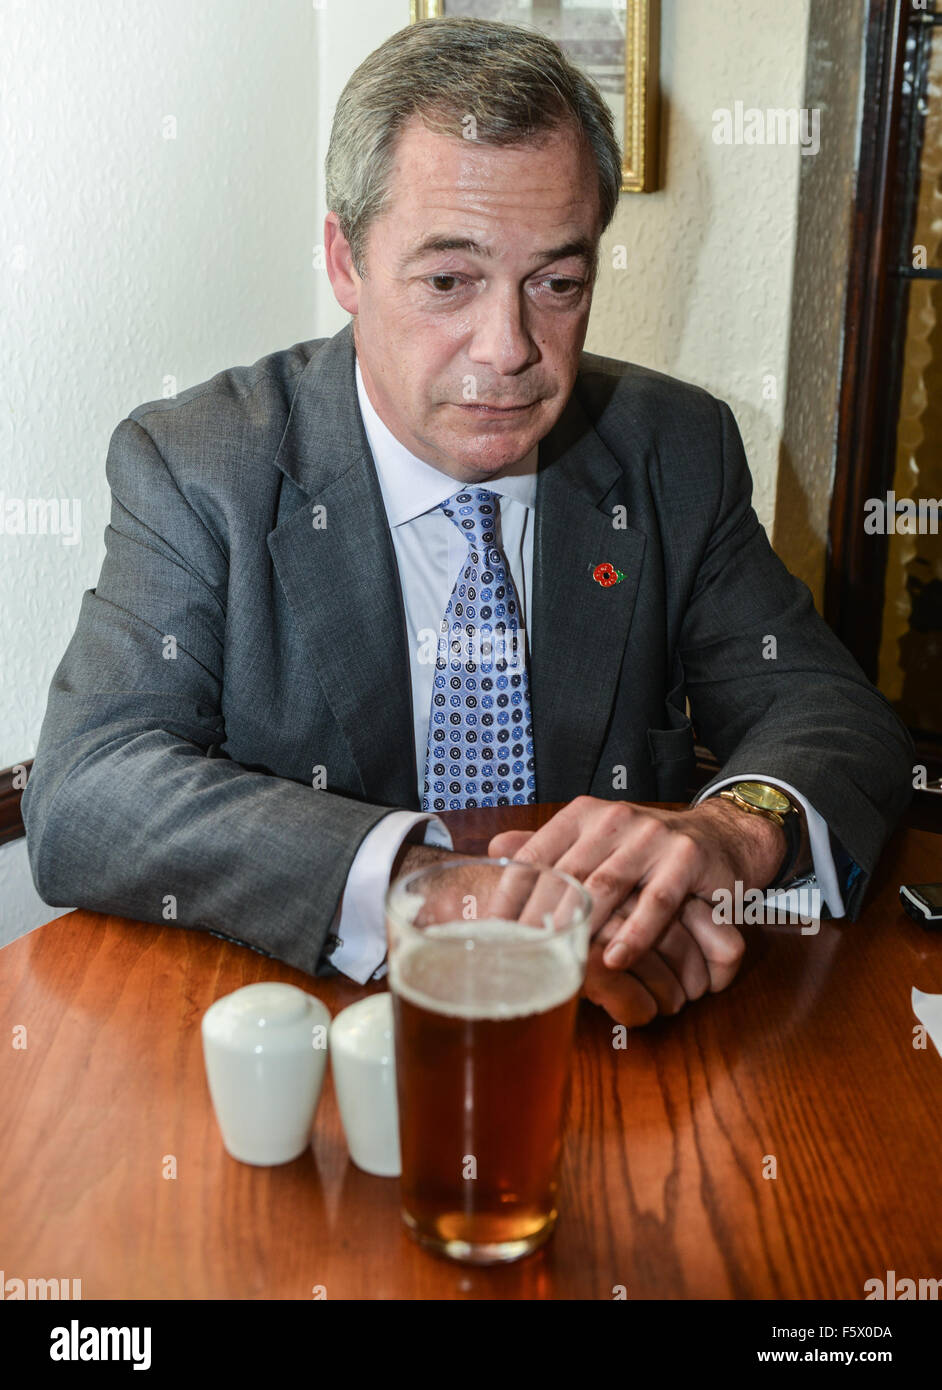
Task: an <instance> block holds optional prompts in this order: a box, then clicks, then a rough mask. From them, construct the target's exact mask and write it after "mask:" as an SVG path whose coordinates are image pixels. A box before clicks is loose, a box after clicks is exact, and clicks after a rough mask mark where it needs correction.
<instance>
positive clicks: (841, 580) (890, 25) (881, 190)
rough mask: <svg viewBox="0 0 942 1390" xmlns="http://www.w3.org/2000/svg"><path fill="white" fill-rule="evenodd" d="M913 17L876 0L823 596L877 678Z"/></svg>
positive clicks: (830, 617) (894, 2)
mask: <svg viewBox="0 0 942 1390" xmlns="http://www.w3.org/2000/svg"><path fill="white" fill-rule="evenodd" d="M908 11H909V4H908V0H870V11H869V17H868V21H867V38H866V55H865V64H864V95H863V104H862V110H863V118H862V127H861V132H860V157H859V161H858V170H857V187H856V194H855V206H854V218H853V234H852V239H851V252H850V264H849V267H848V282H847V294H846V299H845V306H844V349H843V365H842V371H841V389H840V399H839V404H838V428H837V447H836V457H835V471H834V490H833V494H832V497H831V514H830V524H829V528H828V556H827V567H826V576H825V593H824V615H825V617H826V619H827V621H828V622H829V623H830V625H831V627H832V628H833V629H834V631H835V632H836V633H837V635H838V637H840V638H841V640H842V641H843V642H844V644H845V645H846V646H847V647H848V648H849V649H850V650H851V652H852V653H853V654H854V656H855V657H856V658H857V660H858V661H859V662H860V664H861V666H862V667H863V668H864V670H865V671H866V673H867V675H868V676H869V677H870V679H871V680H873V679H875V678H876V674H877V654H878V651H879V641H880V622H879V619H880V614H881V613H882V607H883V590H884V580H885V570H886V554H887V549H886V545H887V543H886V538H885V537H881V536H868V535H865V534H864V529H863V520H864V503H865V501H866V499H867V498H868V497H880V496H884V495H885V494H886V492H887V490H888V488H889V486H890V484H891V480H892V469H893V458H892V452H891V455H890V457H889V458H887V457H886V456H885V454H884V451H883V450H882V449H881V448H879V447H878V443H879V441H881V440H882V439H885V436H886V422H885V416H886V415H887V414H888V413H889V412H890V411H891V410H892V406H893V404H898V386H897V391H896V393H895V394H894V402H892V403H891V402H890V401H888V399H887V396H888V391H887V387H888V385H889V384H890V383H889V382H888V380H887V373H888V363H887V360H886V358H887V351H888V348H889V342H888V334H887V332H886V327H887V318H888V308H889V305H888V303H887V289H888V279H889V277H888V275H887V270H888V268H889V265H890V262H891V259H892V257H893V254H894V251H895V250H896V246H897V244H898V243H897V238H896V236H895V235H894V231H895V228H894V227H893V226H892V223H893V221H894V218H893V195H894V190H895V187H896V181H897V165H898V146H897V142H896V138H895V132H896V130H897V128H898V125H899V108H900V89H901V77H902V68H903V61H904V57H905V48H906V34H905V30H906V22H907V14H908ZM904 289H905V286H904ZM894 416H895V412H894ZM894 424H895V418H894ZM894 434H895V429H894ZM875 619H876V620H875Z"/></svg>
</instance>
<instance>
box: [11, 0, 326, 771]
mask: <svg viewBox="0 0 942 1390" xmlns="http://www.w3.org/2000/svg"><path fill="white" fill-rule="evenodd" d="M318 22H319V16H318V14H317V12H316V11H315V10H314V8H313V6H312V5H311V3H310V0H308V3H300V0H265V3H264V4H258V3H253V0H160V3H159V4H154V3H153V0H81V3H73V2H72V0H26V3H20V4H16V3H12V4H11V3H9V0H4V4H3V26H2V27H3V44H2V45H0V65H2V66H0V80H2V86H3V91H4V100H3V106H2V113H0V122H2V128H0V161H2V162H0V187H2V188H3V191H4V192H3V197H2V199H0V264H2V276H0V285H2V295H3V308H2V316H3V332H2V334H0V492H3V493H4V494H5V496H6V497H7V498H9V497H23V498H52V497H57V498H68V499H72V498H77V499H78V500H79V502H80V504H81V532H80V535H81V539H80V541H79V543H77V544H75V545H67V544H64V543H63V540H64V538H63V537H60V536H50V535H45V536H43V535H32V536H31V535H9V534H0V653H2V661H3V665H2V675H0V681H2V690H0V767H5V766H8V765H10V764H12V763H14V762H16V761H17V760H18V759H20V758H28V757H30V756H32V754H33V752H34V751H35V746H36V739H37V736H38V733H39V725H40V722H41V718H42V714H43V710H44V708H45V701H46V693H47V690H48V686H49V681H50V679H51V677H52V673H53V670H54V669H55V666H56V664H57V662H58V660H59V657H60V656H61V654H62V652H63V650H64V648H65V646H66V644H67V642H68V640H69V637H70V636H71V633H72V630H73V628H74V625H75V620H76V617H77V614H78V609H79V604H80V601H81V596H82V592H83V590H85V589H86V588H91V587H93V586H94V583H95V580H96V578H97V575H98V571H99V569H100V566H101V561H102V558H103V556H104V541H103V530H104V527H105V525H106V523H107V521H108V514H109V506H108V498H109V494H108V487H107V483H106V481H105V474H104V463H105V453H106V449H107V444H108V439H109V436H110V434H111V431H112V430H113V428H114V426H115V425H116V424H117V423H118V421H119V420H120V419H122V417H123V416H124V415H126V414H127V412H128V411H129V410H131V409H132V408H133V407H134V406H135V405H138V404H139V403H140V402H141V401H145V400H150V399H153V398H154V397H157V396H160V395H162V394H163V393H164V390H165V382H166V380H167V378H175V379H176V382H177V384H178V389H183V388H184V387H185V386H188V385H191V384H193V383H194V382H197V381H201V380H203V379H205V378H206V377H208V376H210V375H212V373H213V372H215V371H218V370H220V369H221V368H223V367H227V366H230V365H232V364H234V363H237V362H253V361H254V360H255V359H256V358H258V357H260V356H262V355H263V354H264V353H265V352H269V351H272V350H273V349H275V348H279V347H285V346H289V345H290V344H291V343H293V342H296V341H298V340H299V339H303V338H309V337H312V336H313V334H314V316H315V300H316V278H315V273H314V271H313V270H312V268H311V263H312V254H311V248H312V245H313V242H314V240H315V237H314V234H313V228H314V200H315V195H316V185H317V183H318V182H319V181H320V173H319V171H318V169H317V166H316V153H317V148H316V133H317V108H318V91H317V84H316V82H315V80H314V73H315V71H316V66H315V65H316V32H317V26H318ZM171 117H172V118H174V119H175V121H176V138H175V139H167V138H165V132H167V133H169V118H171ZM0 515H2V514H0Z"/></svg>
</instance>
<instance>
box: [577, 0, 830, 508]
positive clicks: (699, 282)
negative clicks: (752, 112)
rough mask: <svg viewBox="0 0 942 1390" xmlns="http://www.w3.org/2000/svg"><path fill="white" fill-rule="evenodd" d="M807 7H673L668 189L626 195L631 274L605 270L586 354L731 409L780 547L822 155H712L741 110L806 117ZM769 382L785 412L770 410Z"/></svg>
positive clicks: (623, 225) (666, 94)
mask: <svg viewBox="0 0 942 1390" xmlns="http://www.w3.org/2000/svg"><path fill="white" fill-rule="evenodd" d="M808 3H809V0H787V3H786V4H782V3H781V0H709V3H704V0H662V39H661V89H662V98H663V105H664V112H663V115H664V121H663V135H664V139H665V142H666V146H665V168H666V176H665V179H664V186H663V188H662V190H661V191H659V192H656V193H652V194H638V195H623V196H622V198H621V202H620V206H619V209H618V212H617V213H616V215H615V220H614V222H613V224H612V226H611V227H610V228H609V231H608V233H607V234H606V237H605V242H604V246H605V247H607V248H609V250H610V249H611V248H612V247H613V246H614V245H616V244H617V243H621V244H623V245H624V246H625V247H626V248H627V259H628V265H627V269H625V270H615V269H613V268H612V265H611V257H610V256H609V258H608V261H607V262H606V260H605V258H604V257H603V262H602V264H603V267H606V268H604V269H603V270H602V273H601V276H600V281H599V285H598V288H597V290H596V295H595V301H594V303H593V313H592V321H591V324H590V327H589V335H588V339H587V342H586V346H587V347H588V348H590V349H592V350H593V351H596V352H604V353H606V354H608V355H609V356H612V357H622V358H627V359H629V360H632V361H636V362H643V363H644V364H645V365H647V366H649V367H654V368H656V369H657V370H658V371H662V372H667V373H668V374H669V375H671V376H678V377H682V378H684V379H685V380H687V381H694V382H696V383H697V384H698V385H700V386H704V387H706V389H707V390H709V391H712V392H713V393H714V395H717V396H719V397H720V398H721V399H723V400H726V401H728V402H729V404H730V406H731V407H732V410H733V413H734V414H735V416H736V419H737V421H738V423H739V427H740V430H741V431H742V435H743V440H744V443H745V446H746V457H747V458H748V460H749V464H750V467H751V469H752V472H753V476H754V478H755V483H756V510H757V511H758V513H759V519H760V521H762V522H763V523H764V525H765V526H766V528H767V529H768V530H769V532H770V534H771V524H772V519H773V513H774V508H775V480H776V472H777V460H778V448H779V440H780V437H781V432H782V419H783V412H784V405H785V388H786V381H787V367H788V333H789V303H790V296H791V281H792V268H793V262H794V252H795V233H796V226H797V200H798V177H799V165H800V163H801V161H802V159H809V158H811V156H802V155H801V154H800V152H799V150H798V148H797V146H794V145H791V146H788V145H764V146H763V145H745V144H741V145H718V144H715V143H714V142H713V119H712V113H713V112H714V110H716V109H717V108H720V107H725V108H728V109H729V110H734V109H735V103H736V101H741V102H742V103H743V106H744V108H749V107H757V108H760V109H762V110H763V111H765V110H766V109H768V108H769V107H773V108H786V109H787V108H790V107H796V108H800V106H801V105H802V92H803V81H804V68H805V50H806V31H807V26H808ZM835 80H836V81H840V80H841V78H840V75H839V74H835ZM826 133H827V132H826V130H825V132H824V134H823V135H822V139H823V138H824V135H826ZM767 376H771V377H773V378H774V379H775V391H776V395H775V398H774V399H766V398H764V396H763V383H764V379H765V378H766V377H767ZM766 389H769V388H768V387H767V388H766Z"/></svg>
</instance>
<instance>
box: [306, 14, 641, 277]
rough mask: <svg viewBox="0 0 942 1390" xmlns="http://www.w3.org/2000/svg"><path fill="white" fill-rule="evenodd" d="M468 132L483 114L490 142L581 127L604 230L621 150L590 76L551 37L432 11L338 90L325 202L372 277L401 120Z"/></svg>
mask: <svg viewBox="0 0 942 1390" xmlns="http://www.w3.org/2000/svg"><path fill="white" fill-rule="evenodd" d="M413 116H418V117H419V118H420V119H421V120H422V122H423V123H424V124H425V125H426V127H427V128H428V129H429V130H432V131H435V132H437V133H440V134H444V135H454V136H461V135H462V134H464V132H465V129H466V127H465V125H464V124H463V122H464V121H465V120H466V119H467V118H468V117H469V116H471V117H473V118H474V121H475V127H476V128H475V139H477V140H479V141H480V142H481V143H482V144H486V145H511V144H519V143H521V142H523V141H525V140H528V139H537V140H540V139H542V138H543V137H544V136H548V135H550V134H552V133H554V132H556V131H558V130H560V129H565V128H567V127H568V128H571V129H574V130H575V131H576V132H577V133H578V132H581V133H582V135H583V137H584V138H585V139H586V141H587V142H588V144H589V147H590V149H591V150H592V153H593V155H594V157H595V163H596V167H597V170H598V182H599V209H600V216H601V222H600V226H599V233H600V234H601V233H602V232H603V231H604V230H605V228H606V227H607V226H608V225H609V223H610V222H611V220H612V218H613V217H614V215H615V209H616V207H617V205H618V194H619V190H620V188H621V152H620V150H619V148H618V141H617V139H616V138H615V128H614V123H613V121H612V115H611V112H610V111H609V109H608V107H607V106H606V104H605V101H604V99H603V97H602V95H601V93H600V92H599V89H598V88H597V87H596V85H595V83H594V82H593V81H592V80H591V78H589V77H587V76H586V75H585V74H584V73H583V72H580V70H579V69H578V68H577V67H575V66H574V64H572V63H570V62H569V60H568V59H567V58H566V56H565V54H564V53H563V51H562V49H561V48H560V47H559V46H558V44H556V43H554V42H553V40H552V39H549V38H547V37H546V36H545V35H543V34H540V33H535V32H534V31H532V30H530V29H523V28H520V27H518V26H517V25H514V24H502V23H499V22H497V21H496V20H487V19H465V18H451V19H449V18H444V19H426V20H421V21H420V22H419V23H417V24H410V25H407V26H406V28H404V29H400V30H399V31H398V33H395V34H393V35H392V36H391V37H390V38H388V39H387V40H386V42H385V43H383V44H380V46H379V48H377V49H375V50H374V51H373V52H372V53H371V54H370V55H369V57H368V58H366V59H365V60H364V61H363V62H362V63H361V64H360V66H359V67H358V68H357V69H356V71H355V72H354V74H353V76H352V77H351V78H350V80H349V82H348V83H347V85H346V86H345V87H344V89H343V91H342V92H341V94H340V100H339V101H338V103H337V109H336V112H335V113H334V120H333V125H332V128H331V132H330V144H329V146H328V149H327V159H326V164H325V168H326V176H327V207H328V210H329V211H331V212H334V213H335V214H336V216H337V219H338V221H339V223H340V229H341V231H342V232H343V234H344V236H345V237H346V239H347V241H348V242H349V244H350V249H351V252H352V255H353V263H354V266H355V267H356V270H357V274H358V275H359V276H360V277H361V279H362V278H363V277H364V276H365V255H364V252H365V247H366V235H367V231H368V229H369V226H370V223H371V222H372V221H373V220H374V218H376V217H378V216H379V215H380V213H381V212H382V211H383V210H384V208H385V207H386V205H387V204H388V201H389V196H390V187H389V184H390V171H391V169H392V162H393V156H394V154H395V146H396V141H397V139H398V137H399V134H400V131H401V129H402V127H403V126H404V125H405V124H406V123H407V122H408V121H409V120H411V118H412V117H413Z"/></svg>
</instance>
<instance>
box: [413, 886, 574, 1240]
mask: <svg viewBox="0 0 942 1390" xmlns="http://www.w3.org/2000/svg"><path fill="white" fill-rule="evenodd" d="M590 911H591V900H590V898H589V895H588V893H587V892H586V891H585V889H584V888H582V887H581V885H580V884H579V883H577V882H576V880H575V879H573V878H571V877H570V876H569V875H568V874H563V873H559V872H557V871H556V870H553V869H548V868H542V867H539V866H534V865H529V864H522V863H520V864H517V863H514V862H513V861H510V860H500V859H464V860H458V861H454V860H451V861H443V862H442V863H441V864H436V865H434V866H432V867H430V868H425V869H420V870H418V871H416V872H415V873H411V874H408V875H406V876H405V877H404V878H401V879H399V880H398V881H397V882H396V883H395V884H393V885H392V887H391V888H390V890H389V893H388V895H387V924H388V930H389V977H390V987H391V989H392V992H393V1006H394V1015H395V1029H396V1035H395V1036H396V1072H397V1085H398V1095H399V1133H400V1144H401V1150H402V1186H401V1192H402V1215H403V1220H404V1221H405V1223H406V1225H407V1227H408V1228H409V1230H410V1231H411V1232H412V1234H413V1235H414V1236H415V1237H416V1238H417V1239H418V1240H419V1241H420V1242H422V1243H423V1244H425V1245H428V1246H431V1247H432V1248H434V1249H436V1250H438V1251H439V1252H440V1253H443V1254H446V1255H450V1256H453V1257H454V1258H456V1259H461V1260H467V1261H470V1262H472V1263H491V1262H494V1261H498V1260H509V1259H516V1258H519V1257H520V1256H521V1255H525V1254H528V1253H529V1252H530V1251H531V1250H535V1249H536V1248H537V1246H538V1245H540V1244H542V1243H543V1241H545V1240H546V1239H547V1238H548V1237H549V1235H550V1234H551V1233H552V1230H553V1227H554V1225H555V1222H556V1215H557V1205H556V1200H557V1173H558V1167H559V1158H560V1149H561V1143H562V1127H563V1119H564V1112H565V1107H566V1099H567V1094H568V1082H569V1068H570V1056H571V1051H572V1039H573V1031H574V1026H575V1019H576V1010H577V1006H578V1000H579V993H580V990H581V987H582V983H583V980H584V977H585V963H586V955H587V950H588V936H589V926H588V918H589V914H590Z"/></svg>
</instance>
